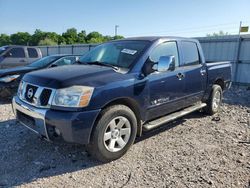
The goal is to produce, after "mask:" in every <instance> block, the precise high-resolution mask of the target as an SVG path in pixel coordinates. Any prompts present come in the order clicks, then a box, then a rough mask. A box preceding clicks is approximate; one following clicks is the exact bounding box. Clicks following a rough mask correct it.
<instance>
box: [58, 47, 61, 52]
mask: <svg viewBox="0 0 250 188" xmlns="http://www.w3.org/2000/svg"><path fill="white" fill-rule="evenodd" d="M58 54H61V48H60V45H58Z"/></svg>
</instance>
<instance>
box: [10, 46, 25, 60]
mask: <svg viewBox="0 0 250 188" xmlns="http://www.w3.org/2000/svg"><path fill="white" fill-rule="evenodd" d="M8 56H9V57H14V58H23V57H25V53H24V49H23V48H12V49H11V50H10V51H9V52H8Z"/></svg>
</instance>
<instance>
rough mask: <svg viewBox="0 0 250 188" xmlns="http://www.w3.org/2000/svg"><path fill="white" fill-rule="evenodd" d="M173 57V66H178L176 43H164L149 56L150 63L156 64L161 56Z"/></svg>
mask: <svg viewBox="0 0 250 188" xmlns="http://www.w3.org/2000/svg"><path fill="white" fill-rule="evenodd" d="M170 55H173V56H174V57H175V66H176V67H178V66H179V56H178V49H177V45H176V42H165V43H162V44H160V45H158V46H156V47H155V49H153V51H152V52H151V54H150V55H149V59H150V61H152V62H154V63H157V62H158V61H159V59H160V57H161V56H170Z"/></svg>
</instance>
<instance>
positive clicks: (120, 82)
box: [13, 37, 231, 162]
mask: <svg viewBox="0 0 250 188" xmlns="http://www.w3.org/2000/svg"><path fill="white" fill-rule="evenodd" d="M230 80H231V64H230V62H209V63H206V62H205V59H204V56H203V52H202V49H201V46H200V44H199V42H198V41H197V40H194V39H188V38H178V37H137V38H127V39H122V40H116V41H111V42H107V43H104V44H101V45H99V46H97V47H95V48H94V49H93V50H91V51H90V52H88V53H87V54H86V55H84V56H82V57H81V58H80V59H79V62H78V65H69V66H66V67H56V68H51V69H46V70H39V71H35V72H31V73H28V74H26V75H25V76H24V77H23V79H22V81H21V83H20V85H19V89H18V93H17V96H15V97H14V98H13V109H14V112H15V114H16V118H17V120H18V121H19V122H20V123H21V124H23V125H24V126H26V127H27V128H29V129H31V130H33V131H34V132H35V133H37V134H39V135H41V136H43V137H45V138H46V139H47V140H50V141H53V140H55V139H58V138H63V139H64V140H65V141H67V142H71V143H79V144H84V145H86V146H87V147H86V148H87V150H88V151H89V153H90V154H91V155H92V156H93V157H95V158H96V159H98V160H100V161H103V162H108V161H112V160H115V159H118V158H120V157H121V156H122V155H124V154H125V153H126V151H127V150H128V149H129V148H130V146H131V145H132V144H133V142H134V140H135V138H136V136H141V135H142V132H143V131H148V130H151V129H154V128H157V127H159V126H161V125H164V124H166V123H167V122H170V121H172V120H175V119H177V118H179V117H182V116H184V115H186V114H188V113H191V112H193V111H196V110H203V111H205V112H207V113H208V114H210V115H212V114H214V113H217V112H218V111H219V108H220V104H221V100H222V94H223V91H224V90H225V89H227V88H229V87H230V83H231V82H230Z"/></svg>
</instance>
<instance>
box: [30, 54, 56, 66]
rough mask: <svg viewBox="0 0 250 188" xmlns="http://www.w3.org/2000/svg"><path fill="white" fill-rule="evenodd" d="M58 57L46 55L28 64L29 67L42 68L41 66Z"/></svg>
mask: <svg viewBox="0 0 250 188" xmlns="http://www.w3.org/2000/svg"><path fill="white" fill-rule="evenodd" d="M58 58H59V57H57V56H47V57H43V58H41V59H39V60H37V61H35V62H33V63H31V64H29V65H28V66H29V67H36V68H42V67H46V66H48V65H49V64H51V63H52V62H54V61H55V60H57V59H58Z"/></svg>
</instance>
